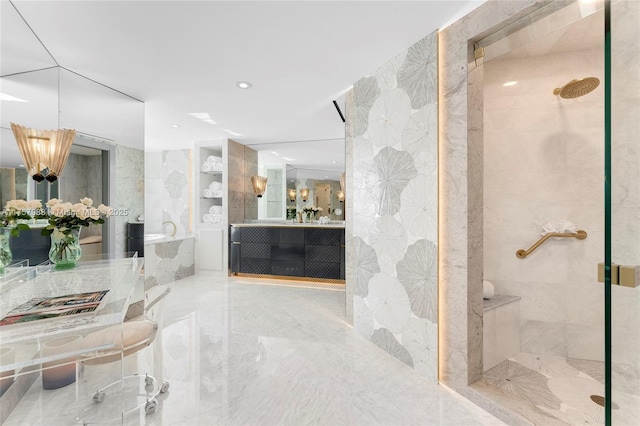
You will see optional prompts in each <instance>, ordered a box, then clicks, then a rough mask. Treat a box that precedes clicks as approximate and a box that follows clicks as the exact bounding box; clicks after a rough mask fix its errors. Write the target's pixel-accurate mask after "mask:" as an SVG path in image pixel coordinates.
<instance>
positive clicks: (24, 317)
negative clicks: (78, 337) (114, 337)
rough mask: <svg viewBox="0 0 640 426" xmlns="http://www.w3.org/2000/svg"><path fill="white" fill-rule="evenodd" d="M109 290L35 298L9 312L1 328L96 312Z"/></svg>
mask: <svg viewBox="0 0 640 426" xmlns="http://www.w3.org/2000/svg"><path fill="white" fill-rule="evenodd" d="M108 291H109V290H102V291H94V292H89V293H76V294H67V295H64V296H56V297H39V298H33V299H31V300H29V301H28V302H25V303H23V304H21V305H20V306H18V307H16V308H14V309H13V310H11V312H9V313H8V314H7V315H6V316H5V317H4V318H2V320H0V326H3V325H11V324H18V323H22V322H28V321H37V320H40V319H46V318H55V317H60V316H66V315H75V314H80V313H87V312H94V311H95V310H96V309H97V308H98V307H99V306H100V304H101V302H102V300H103V299H104V296H105V295H106V294H107V292H108Z"/></svg>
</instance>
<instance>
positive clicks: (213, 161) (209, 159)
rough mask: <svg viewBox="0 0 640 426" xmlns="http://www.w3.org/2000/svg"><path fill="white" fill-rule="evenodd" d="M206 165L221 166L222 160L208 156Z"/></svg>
mask: <svg viewBox="0 0 640 426" xmlns="http://www.w3.org/2000/svg"><path fill="white" fill-rule="evenodd" d="M207 163H209V164H211V165H214V164H216V163H220V164H222V158H220V157H217V156H215V155H210V156H208V157H207Z"/></svg>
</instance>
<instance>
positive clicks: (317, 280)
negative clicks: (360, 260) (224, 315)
mask: <svg viewBox="0 0 640 426" xmlns="http://www.w3.org/2000/svg"><path fill="white" fill-rule="evenodd" d="M233 276H234V277H244V278H261V279H271V280H282V281H304V282H312V283H323V284H343V285H344V284H345V280H334V279H330V278H311V277H290V276H287V275H267V274H246V273H243V272H235V273H233Z"/></svg>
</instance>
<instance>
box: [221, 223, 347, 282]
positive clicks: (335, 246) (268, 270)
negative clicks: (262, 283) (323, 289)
mask: <svg viewBox="0 0 640 426" xmlns="http://www.w3.org/2000/svg"><path fill="white" fill-rule="evenodd" d="M229 235H230V236H231V238H230V244H229V254H230V256H229V270H230V271H231V273H233V274H236V275H269V276H273V277H299V278H310V279H316V280H323V279H325V280H338V281H344V277H345V275H344V260H345V252H344V227H324V226H322V227H320V226H317V225H310V226H301V225H291V226H286V225H271V226H270V225H254V224H251V225H249V224H233V225H231V226H230V231H229Z"/></svg>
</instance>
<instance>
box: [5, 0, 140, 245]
mask: <svg viewBox="0 0 640 426" xmlns="http://www.w3.org/2000/svg"><path fill="white" fill-rule="evenodd" d="M1 7H2V10H1V12H2V13H1V14H0V15H1V24H2V29H1V34H0V36H1V37H0V40H1V51H0V55H1V56H2V63H1V66H0V73H1V74H0V95H1V96H0V102H1V104H0V108H1V109H0V110H1V111H2V114H0V177H1V178H2V179H1V184H0V198H1V200H0V201H1V202H2V206H4V204H5V203H6V201H7V200H9V199H13V198H22V199H41V200H43V201H46V200H48V199H49V198H54V197H55V198H61V199H63V200H65V201H70V202H78V201H79V199H80V198H81V197H85V196H88V197H90V198H93V200H94V205H98V204H99V203H104V204H107V205H111V206H112V207H117V206H116V205H114V204H115V203H116V201H117V199H123V198H125V197H126V195H127V194H126V192H127V188H126V185H127V183H125V182H123V183H122V185H118V182H117V181H116V176H117V172H118V171H119V170H124V169H123V168H126V167H129V165H128V164H116V157H117V151H118V150H117V147H118V146H125V147H129V148H135V149H136V150H140V153H142V152H143V151H142V150H143V148H144V104H143V103H142V102H141V101H139V100H137V99H134V98H132V97H130V96H127V95H125V94H123V93H121V92H118V91H117V90H114V89H111V88H109V87H107V86H105V85H102V84H100V83H97V82H95V81H93V80H91V79H88V78H86V77H84V76H82V75H79V74H77V73H75V72H73V71H71V70H68V69H66V68H64V67H62V66H59V65H58V64H57V63H56V61H55V60H54V59H53V58H52V57H51V55H50V54H49V53H48V52H47V51H46V49H44V46H42V44H41V43H40V42H39V40H38V39H37V38H36V37H35V35H34V34H33V33H32V32H31V30H30V29H29V27H28V25H27V24H26V23H25V22H24V20H23V19H22V17H21V16H20V15H19V14H18V13H17V12H16V10H15V8H14V7H13V5H12V4H11V3H9V2H2V5H1ZM12 122H13V123H17V124H20V125H23V126H25V127H28V128H35V129H42V130H44V129H58V128H69V129H75V130H76V139H75V141H74V144H73V147H72V150H71V155H70V156H69V159H68V160H67V164H66V166H65V169H64V170H63V172H62V175H61V176H60V179H59V182H58V183H56V184H54V185H50V184H49V183H48V182H46V181H44V182H42V183H40V184H36V183H35V182H34V181H33V180H32V179H31V178H30V177H29V176H28V174H27V172H26V170H25V169H24V166H22V164H23V162H22V157H21V156H20V153H19V150H18V147H17V144H16V141H15V137H14V135H13V132H12V131H11V125H10V123H12ZM123 157H126V156H123ZM124 159H126V158H124ZM120 163H124V161H120ZM118 174H119V173H118ZM123 174H124V175H126V173H123ZM135 213H136V214H139V213H142V212H140V211H136V212H135ZM127 220H129V218H119V217H118V218H116V220H108V221H106V223H105V224H104V225H102V226H98V227H96V228H93V229H87V230H83V235H81V237H82V236H97V237H100V239H102V245H101V246H102V247H101V251H102V252H109V253H114V252H119V251H123V250H122V248H123V247H124V238H125V237H124V231H123V229H120V228H124V224H123V221H124V222H126V221H127ZM120 240H122V241H120Z"/></svg>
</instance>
